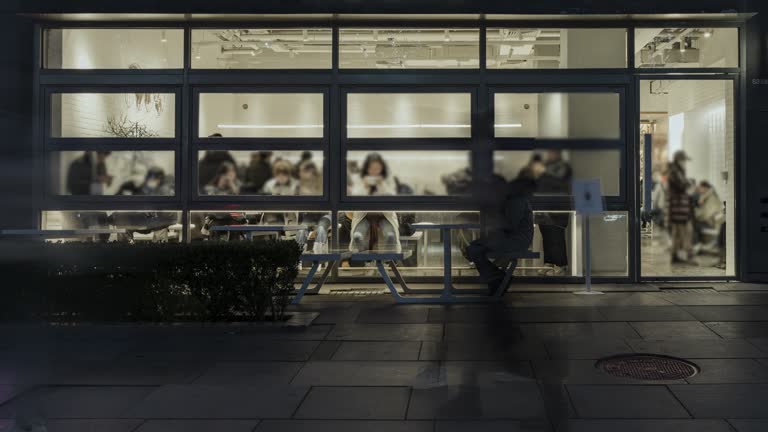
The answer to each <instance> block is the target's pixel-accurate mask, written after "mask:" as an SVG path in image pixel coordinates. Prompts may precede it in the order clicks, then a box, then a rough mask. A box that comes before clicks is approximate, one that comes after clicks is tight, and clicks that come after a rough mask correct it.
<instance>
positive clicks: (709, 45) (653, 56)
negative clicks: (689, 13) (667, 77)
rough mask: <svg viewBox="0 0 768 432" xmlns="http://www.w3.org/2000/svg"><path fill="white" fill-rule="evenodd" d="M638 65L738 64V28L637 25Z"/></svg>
mask: <svg viewBox="0 0 768 432" xmlns="http://www.w3.org/2000/svg"><path fill="white" fill-rule="evenodd" d="M635 47H636V52H635V66H636V67H638V68H735V67H739V29H737V28H704V27H701V28H638V29H635Z"/></svg>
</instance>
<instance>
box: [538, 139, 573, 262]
mask: <svg viewBox="0 0 768 432" xmlns="http://www.w3.org/2000/svg"><path fill="white" fill-rule="evenodd" d="M544 166H545V167H546V171H545V172H544V174H543V175H542V176H541V178H540V179H539V187H538V189H537V192H539V193H542V194H553V195H568V194H570V192H571V182H572V181H573V169H572V168H571V165H570V164H569V163H568V162H566V161H565V160H563V152H562V150H557V149H553V150H547V153H546V159H545V160H544ZM570 217H571V216H570V214H568V213H542V214H540V215H537V217H536V222H537V223H538V225H539V231H541V238H542V242H543V245H542V248H543V252H544V264H550V265H551V266H552V268H551V269H546V270H543V271H540V272H539V274H541V275H542V276H545V275H549V276H561V275H564V274H565V272H566V268H567V267H568V247H567V243H566V238H565V237H566V236H565V231H566V229H568V222H569V219H570Z"/></svg>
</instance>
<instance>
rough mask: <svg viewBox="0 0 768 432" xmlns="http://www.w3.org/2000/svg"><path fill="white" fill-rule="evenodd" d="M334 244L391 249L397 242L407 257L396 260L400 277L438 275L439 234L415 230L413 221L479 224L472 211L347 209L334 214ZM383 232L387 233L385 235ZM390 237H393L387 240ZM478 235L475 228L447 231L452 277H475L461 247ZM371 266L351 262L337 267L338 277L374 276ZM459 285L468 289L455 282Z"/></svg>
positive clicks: (440, 269)
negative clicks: (335, 218)
mask: <svg viewBox="0 0 768 432" xmlns="http://www.w3.org/2000/svg"><path fill="white" fill-rule="evenodd" d="M338 223H339V224H338V226H339V229H338V236H339V241H338V245H339V248H340V249H350V250H366V249H369V250H391V249H393V242H399V243H400V247H401V249H402V250H403V251H408V252H410V253H411V256H410V257H408V258H406V259H405V260H404V261H403V262H401V263H398V265H397V266H398V269H399V270H400V272H401V273H402V274H403V275H404V276H433V277H435V276H442V275H443V261H444V259H445V256H444V252H443V240H444V239H443V237H442V235H441V233H440V231H435V230H423V231H419V230H415V229H413V228H409V226H411V225H413V224H416V223H433V224H440V223H442V224H459V223H463V224H479V223H480V213H478V212H474V211H408V210H398V211H396V212H395V211H347V212H339V213H338ZM387 234H390V236H388V235H387ZM392 236H394V237H395V238H394V240H391V238H392ZM479 236H480V230H479V229H464V230H452V231H451V270H452V272H453V276H477V271H476V270H475V268H474V266H472V265H470V263H469V262H468V261H467V259H466V258H465V257H464V253H463V251H464V248H465V247H466V246H467V245H468V244H469V242H471V241H472V240H475V239H477V238H478V237H479ZM375 271H376V270H375V269H372V268H370V267H366V266H365V265H364V263H355V262H351V263H349V265H346V264H345V265H342V266H340V267H339V276H341V277H345V276H347V277H361V276H376V275H378V273H372V272H375ZM459 287H460V288H468V287H464V286H461V285H459Z"/></svg>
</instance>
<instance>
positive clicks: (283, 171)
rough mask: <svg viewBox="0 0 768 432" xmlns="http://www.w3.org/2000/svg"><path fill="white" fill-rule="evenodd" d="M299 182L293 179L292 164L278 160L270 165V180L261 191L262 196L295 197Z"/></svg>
mask: <svg viewBox="0 0 768 432" xmlns="http://www.w3.org/2000/svg"><path fill="white" fill-rule="evenodd" d="M298 188H299V182H298V181H297V180H296V179H295V178H293V164H292V163H290V162H289V161H287V160H285V159H278V160H276V161H275V163H274V164H273V165H272V178H271V179H269V180H268V181H267V182H266V183H265V184H264V188H263V190H262V193H263V194H264V195H296V192H297V191H298Z"/></svg>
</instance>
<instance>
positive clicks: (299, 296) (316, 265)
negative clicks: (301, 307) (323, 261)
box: [291, 261, 320, 305]
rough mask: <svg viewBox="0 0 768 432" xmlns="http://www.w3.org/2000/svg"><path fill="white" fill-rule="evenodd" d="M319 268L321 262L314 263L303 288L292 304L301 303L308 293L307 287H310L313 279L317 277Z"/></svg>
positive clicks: (302, 284)
mask: <svg viewBox="0 0 768 432" xmlns="http://www.w3.org/2000/svg"><path fill="white" fill-rule="evenodd" d="M318 267H320V261H313V262H312V268H311V269H309V273H308V274H307V277H306V278H304V281H303V282H302V283H301V288H300V289H299V291H298V292H297V293H296V297H294V298H293V301H292V302H291V304H295V305H297V304H299V303H301V299H302V298H303V297H304V293H305V292H307V287H309V284H310V283H311V282H312V278H313V277H315V273H317V269H318Z"/></svg>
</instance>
